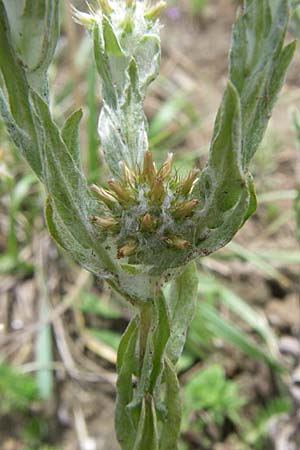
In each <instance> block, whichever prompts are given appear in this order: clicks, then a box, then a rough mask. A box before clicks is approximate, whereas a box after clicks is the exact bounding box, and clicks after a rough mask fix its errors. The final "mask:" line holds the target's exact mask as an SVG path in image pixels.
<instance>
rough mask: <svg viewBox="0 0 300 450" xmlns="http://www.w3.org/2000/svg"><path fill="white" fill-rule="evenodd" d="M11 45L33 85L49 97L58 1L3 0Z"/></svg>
mask: <svg viewBox="0 0 300 450" xmlns="http://www.w3.org/2000/svg"><path fill="white" fill-rule="evenodd" d="M3 2H4V5H5V8H6V12H7V15H8V20H9V24H10V29H11V36H12V45H13V47H14V49H15V51H16V54H17V55H18V58H19V59H20V61H22V64H23V67H24V68H25V71H26V76H27V79H28V82H29V84H30V86H31V87H33V88H34V89H35V90H36V91H37V92H39V94H40V95H42V97H44V98H45V99H46V98H47V96H48V86H47V70H48V67H49V64H50V62H51V61H52V58H53V54H54V51H55V47H56V43H57V39H58V35H59V17H58V13H59V1H58V0H3Z"/></svg>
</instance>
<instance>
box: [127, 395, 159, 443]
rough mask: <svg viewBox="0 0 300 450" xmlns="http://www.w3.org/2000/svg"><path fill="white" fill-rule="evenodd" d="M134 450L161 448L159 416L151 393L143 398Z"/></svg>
mask: <svg viewBox="0 0 300 450" xmlns="http://www.w3.org/2000/svg"><path fill="white" fill-rule="evenodd" d="M133 450H159V449H158V426H157V416H156V410H155V406H154V401H153V398H152V396H151V395H148V396H147V397H145V398H144V399H143V403H142V410H141V416H140V422H139V426H138V429H137V436H136V441H135V444H134V447H133Z"/></svg>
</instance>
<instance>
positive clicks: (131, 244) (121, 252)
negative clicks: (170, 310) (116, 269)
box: [117, 240, 137, 258]
mask: <svg viewBox="0 0 300 450" xmlns="http://www.w3.org/2000/svg"><path fill="white" fill-rule="evenodd" d="M136 249H137V244H136V242H135V241H134V240H130V241H128V242H127V243H126V244H124V245H123V246H122V247H119V249H118V253H117V257H118V258H125V257H126V256H131V255H133V254H134V253H135V252H136Z"/></svg>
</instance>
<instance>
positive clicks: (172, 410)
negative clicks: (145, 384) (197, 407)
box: [159, 359, 182, 450]
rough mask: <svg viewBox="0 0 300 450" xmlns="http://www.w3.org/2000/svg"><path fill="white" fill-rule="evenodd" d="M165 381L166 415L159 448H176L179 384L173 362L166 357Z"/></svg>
mask: <svg viewBox="0 0 300 450" xmlns="http://www.w3.org/2000/svg"><path fill="white" fill-rule="evenodd" d="M165 382H166V395H165V405H166V408H167V416H166V419H165V421H164V423H163V426H162V429H161V433H160V441H159V450H177V448H178V439H179V435H180V423H181V408H182V406H181V399H180V386H179V382H178V379H177V375H176V371H175V368H174V366H173V364H172V363H171V361H169V360H168V359H166V363H165Z"/></svg>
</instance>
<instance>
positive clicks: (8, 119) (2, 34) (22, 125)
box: [0, 0, 42, 179]
mask: <svg viewBox="0 0 300 450" xmlns="http://www.w3.org/2000/svg"><path fill="white" fill-rule="evenodd" d="M0 71H1V73H2V77H3V80H4V83H5V87H6V92H7V99H6V98H5V97H4V93H3V91H1V92H0V112H1V116H2V117H3V119H4V121H5V123H6V125H7V126H8V127H9V131H10V133H11V135H12V138H13V140H14V142H15V144H16V145H17V147H18V149H19V151H20V152H21V154H22V155H23V156H24V158H25V159H26V160H27V161H28V163H29V165H30V166H31V168H32V169H33V171H34V172H35V173H36V174H37V176H38V177H39V178H40V179H41V178H42V165H41V158H40V154H39V150H38V145H37V137H36V131H35V126H34V121H33V115H32V110H31V107H30V102H29V98H28V93H29V85H28V81H27V78H26V74H25V71H24V68H23V65H22V62H21V61H20V60H19V59H18V58H17V55H16V53H15V50H14V48H13V46H12V37H11V32H10V27H9V22H8V19H7V15H6V10H5V7H4V4H3V1H2V0H0Z"/></svg>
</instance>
